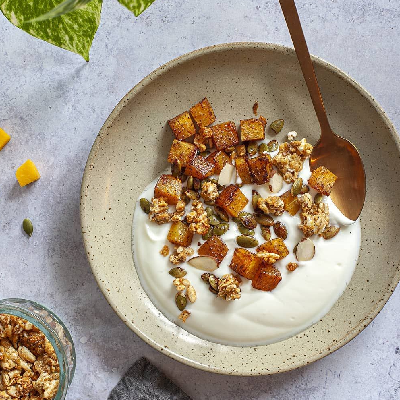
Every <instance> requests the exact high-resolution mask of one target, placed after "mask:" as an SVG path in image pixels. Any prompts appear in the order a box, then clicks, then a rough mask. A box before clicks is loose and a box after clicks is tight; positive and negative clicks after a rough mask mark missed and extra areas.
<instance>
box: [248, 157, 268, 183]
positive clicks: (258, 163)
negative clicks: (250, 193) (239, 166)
mask: <svg viewBox="0 0 400 400" xmlns="http://www.w3.org/2000/svg"><path fill="white" fill-rule="evenodd" d="M247 163H248V165H249V169H250V174H251V176H252V177H253V182H254V183H256V184H257V185H262V184H264V183H267V182H268V181H269V178H271V176H272V174H273V168H272V162H271V157H270V156H269V155H268V154H265V155H262V156H258V157H254V158H249V159H248V160H247Z"/></svg>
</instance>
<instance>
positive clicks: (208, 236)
mask: <svg viewBox="0 0 400 400" xmlns="http://www.w3.org/2000/svg"><path fill="white" fill-rule="evenodd" d="M213 231H214V228H213V227H212V226H210V229H209V230H208V232H207V233H205V234H204V235H203V236H202V239H203V240H208V239H210V237H211V236H213V235H214V232H213Z"/></svg>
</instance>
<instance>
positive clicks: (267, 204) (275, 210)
mask: <svg viewBox="0 0 400 400" xmlns="http://www.w3.org/2000/svg"><path fill="white" fill-rule="evenodd" d="M257 207H258V208H259V209H260V210H261V211H263V212H264V213H265V214H273V215H277V216H278V215H282V214H283V212H284V211H285V203H284V202H283V200H282V199H281V198H280V197H279V196H269V197H266V198H265V199H263V198H262V197H261V198H259V199H258V201H257Z"/></svg>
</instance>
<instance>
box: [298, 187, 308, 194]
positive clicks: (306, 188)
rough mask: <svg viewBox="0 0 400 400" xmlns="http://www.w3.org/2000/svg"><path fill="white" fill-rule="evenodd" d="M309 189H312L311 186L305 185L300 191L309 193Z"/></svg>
mask: <svg viewBox="0 0 400 400" xmlns="http://www.w3.org/2000/svg"><path fill="white" fill-rule="evenodd" d="M309 191H310V188H309V187H308V186H307V185H303V186H302V187H301V190H300V193H301V194H305V193H308V192H309Z"/></svg>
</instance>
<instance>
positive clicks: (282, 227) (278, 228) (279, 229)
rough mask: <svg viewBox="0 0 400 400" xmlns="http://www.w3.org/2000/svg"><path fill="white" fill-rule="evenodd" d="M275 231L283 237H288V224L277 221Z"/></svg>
mask: <svg viewBox="0 0 400 400" xmlns="http://www.w3.org/2000/svg"><path fill="white" fill-rule="evenodd" d="M274 232H275V235H276V236H278V237H279V238H281V239H286V238H287V229H286V226H285V225H284V224H282V222H275V224H274Z"/></svg>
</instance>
